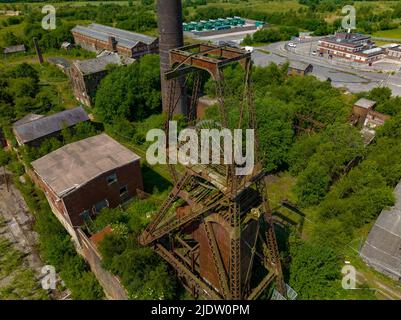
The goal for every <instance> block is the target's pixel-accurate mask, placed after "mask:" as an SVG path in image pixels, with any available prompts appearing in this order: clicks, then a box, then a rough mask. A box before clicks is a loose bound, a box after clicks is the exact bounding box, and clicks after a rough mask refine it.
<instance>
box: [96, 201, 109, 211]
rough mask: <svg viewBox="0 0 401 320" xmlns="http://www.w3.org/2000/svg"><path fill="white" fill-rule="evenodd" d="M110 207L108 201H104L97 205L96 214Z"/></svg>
mask: <svg viewBox="0 0 401 320" xmlns="http://www.w3.org/2000/svg"><path fill="white" fill-rule="evenodd" d="M108 206H109V202H108V201H107V199H104V200H102V201H100V202H98V203H96V204H95V205H94V209H95V212H96V213H99V212H100V211H102V209H104V208H107V207H108Z"/></svg>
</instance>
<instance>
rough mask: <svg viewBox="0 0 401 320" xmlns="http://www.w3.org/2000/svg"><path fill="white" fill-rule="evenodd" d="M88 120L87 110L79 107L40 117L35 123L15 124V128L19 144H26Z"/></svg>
mask: <svg viewBox="0 0 401 320" xmlns="http://www.w3.org/2000/svg"><path fill="white" fill-rule="evenodd" d="M21 120H22V119H21ZM88 120H89V117H88V114H87V113H86V112H85V110H84V109H83V108H82V107H77V108H74V109H70V110H65V111H62V112H58V113H56V114H52V115H50V116H47V117H40V118H38V119H35V120H33V121H29V122H26V121H25V122H24V121H23V123H22V124H21V123H15V124H14V125H13V128H14V132H15V135H16V138H17V140H18V142H19V143H22V144H25V143H28V142H31V141H34V140H36V139H40V138H43V137H46V136H48V135H50V134H52V133H55V132H58V131H61V130H62V129H64V128H68V127H71V126H73V125H75V124H77V123H79V122H83V121H88Z"/></svg>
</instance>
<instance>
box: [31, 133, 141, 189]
mask: <svg viewBox="0 0 401 320" xmlns="http://www.w3.org/2000/svg"><path fill="white" fill-rule="evenodd" d="M139 159H140V157H139V156H138V155H136V154H135V153H133V152H132V151H130V150H129V149H127V148H126V147H124V146H122V145H121V144H119V143H118V142H117V141H115V140H114V139H112V138H111V137H109V136H108V135H107V134H104V133H103V134H100V135H97V136H94V137H90V138H87V139H84V140H80V141H77V142H74V143H70V144H68V145H65V146H64V147H62V148H60V149H57V150H56V151H53V152H51V153H49V154H47V155H45V156H44V157H42V158H40V159H38V160H35V161H33V162H32V167H33V168H34V170H35V172H36V173H37V174H38V175H39V176H40V177H41V179H42V180H43V181H45V182H46V184H47V185H48V186H49V187H50V188H51V189H52V190H53V191H54V192H55V193H56V194H57V196H59V197H63V196H64V195H66V194H68V193H69V192H71V191H72V190H75V189H78V188H80V187H81V186H82V185H84V184H86V183H88V182H90V181H91V180H93V179H94V178H96V177H98V176H99V175H101V174H104V173H106V172H109V171H111V170H114V169H117V168H119V167H122V166H124V165H126V164H128V163H131V162H135V161H138V160H139Z"/></svg>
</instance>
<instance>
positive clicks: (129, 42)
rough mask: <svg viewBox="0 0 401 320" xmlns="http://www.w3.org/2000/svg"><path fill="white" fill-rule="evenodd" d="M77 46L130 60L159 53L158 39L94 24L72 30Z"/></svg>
mask: <svg viewBox="0 0 401 320" xmlns="http://www.w3.org/2000/svg"><path fill="white" fill-rule="evenodd" d="M71 32H72V35H73V37H74V41H75V44H77V45H80V46H81V47H82V48H84V49H86V50H89V51H94V52H99V51H102V50H108V51H112V52H117V53H118V54H120V55H122V56H126V57H129V58H135V59H137V58H140V57H141V56H143V55H145V54H149V53H158V52H159V40H158V38H155V37H151V36H147V35H144V34H140V33H136V32H131V31H126V30H122V29H117V28H113V27H108V26H104V25H100V24H96V23H92V24H90V25H89V26H87V27H83V26H76V27H75V28H73V29H72V30H71Z"/></svg>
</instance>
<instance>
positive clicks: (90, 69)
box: [74, 53, 121, 74]
mask: <svg viewBox="0 0 401 320" xmlns="http://www.w3.org/2000/svg"><path fill="white" fill-rule="evenodd" d="M109 64H121V58H120V57H119V55H118V54H116V53H113V54H110V55H105V56H101V57H98V58H94V59H88V60H77V61H74V65H75V66H76V67H77V68H78V70H79V71H81V73H82V74H92V73H97V72H101V71H104V70H106V66H107V65H109Z"/></svg>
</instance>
